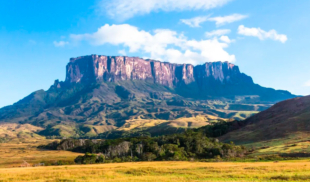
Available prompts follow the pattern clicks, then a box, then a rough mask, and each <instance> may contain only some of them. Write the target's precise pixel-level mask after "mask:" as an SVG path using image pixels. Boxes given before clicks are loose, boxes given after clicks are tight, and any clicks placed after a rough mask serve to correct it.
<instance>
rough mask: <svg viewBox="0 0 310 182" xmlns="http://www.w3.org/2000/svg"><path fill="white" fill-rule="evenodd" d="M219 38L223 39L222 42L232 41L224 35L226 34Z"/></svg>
mask: <svg viewBox="0 0 310 182" xmlns="http://www.w3.org/2000/svg"><path fill="white" fill-rule="evenodd" d="M220 40H221V41H223V42H226V43H228V44H229V43H232V42H233V40H230V38H229V37H228V36H226V35H223V36H221V37H220Z"/></svg>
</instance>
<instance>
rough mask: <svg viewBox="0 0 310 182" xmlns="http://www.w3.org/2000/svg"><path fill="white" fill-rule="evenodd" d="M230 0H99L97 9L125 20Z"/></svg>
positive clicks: (216, 4) (219, 4)
mask: <svg viewBox="0 0 310 182" xmlns="http://www.w3.org/2000/svg"><path fill="white" fill-rule="evenodd" d="M229 1H231V0H101V1H100V3H99V8H100V9H99V11H100V12H103V13H107V14H108V15H109V16H110V17H111V18H114V19H119V20H126V19H129V18H132V17H134V16H136V15H144V14H149V13H151V12H158V11H166V12H169V11H185V10H187V11H188V10H208V9H212V8H216V7H220V6H223V5H225V4H227V3H228V2H229Z"/></svg>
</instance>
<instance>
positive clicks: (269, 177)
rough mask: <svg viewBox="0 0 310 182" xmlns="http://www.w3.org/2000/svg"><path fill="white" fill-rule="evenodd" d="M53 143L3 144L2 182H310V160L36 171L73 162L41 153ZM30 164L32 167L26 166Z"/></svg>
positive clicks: (57, 153) (145, 164)
mask: <svg viewBox="0 0 310 182" xmlns="http://www.w3.org/2000/svg"><path fill="white" fill-rule="evenodd" d="M48 142H50V140H45V139H36V140H32V141H28V142H21V141H15V142H10V143H2V144H0V148H1V150H0V153H1V158H0V166H1V169H0V181H3V182H4V181H37V182H41V181H42V182H43V181H51V182H52V181H67V182H69V181H70V182H71V181H72V182H74V181H77V182H78V181H167V182H168V181H238V182H239V181H240V182H242V181H309V180H310V160H309V159H307V158H304V159H302V160H291V161H269V162H242V161H241V162H220V161H219V162H177V161H175V162H174V161H163V162H135V163H110V164H94V165H59V166H40V167H33V165H35V164H36V163H40V162H42V161H44V162H46V163H47V162H52V161H57V160H68V161H70V160H72V161H73V159H74V158H75V157H76V156H78V155H81V154H79V153H73V152H69V151H48V150H40V149H38V148H37V146H38V145H42V144H45V143H48ZM23 161H27V163H28V164H29V166H30V167H26V166H22V165H23Z"/></svg>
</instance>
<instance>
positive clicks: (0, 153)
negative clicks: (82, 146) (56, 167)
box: [0, 138, 81, 168]
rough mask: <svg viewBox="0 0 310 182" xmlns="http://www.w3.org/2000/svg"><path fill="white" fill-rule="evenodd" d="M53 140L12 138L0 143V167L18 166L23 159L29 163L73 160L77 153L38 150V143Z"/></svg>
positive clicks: (41, 143)
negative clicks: (7, 141)
mask: <svg viewBox="0 0 310 182" xmlns="http://www.w3.org/2000/svg"><path fill="white" fill-rule="evenodd" d="M52 141H54V140H46V139H42V138H41V139H37V138H28V139H27V141H25V140H24V139H18V138H16V139H14V140H12V141H10V142H9V143H0V168H3V167H19V166H20V165H21V164H22V163H23V161H26V162H28V163H29V164H30V165H33V164H37V163H40V162H42V161H44V162H56V161H73V160H74V159H75V158H76V157H77V156H78V155H81V154H79V153H74V152H69V151H56V150H40V149H38V148H37V147H38V146H39V145H43V144H47V143H51V142H52Z"/></svg>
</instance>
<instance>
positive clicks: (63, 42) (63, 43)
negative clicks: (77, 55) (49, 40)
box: [53, 40, 69, 47]
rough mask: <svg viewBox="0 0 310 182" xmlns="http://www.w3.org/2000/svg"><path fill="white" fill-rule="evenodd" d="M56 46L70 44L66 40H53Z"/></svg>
mask: <svg viewBox="0 0 310 182" xmlns="http://www.w3.org/2000/svg"><path fill="white" fill-rule="evenodd" d="M53 44H54V46H55V47H64V46H65V45H67V44H69V42H66V41H62V40H61V41H54V42H53Z"/></svg>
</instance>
